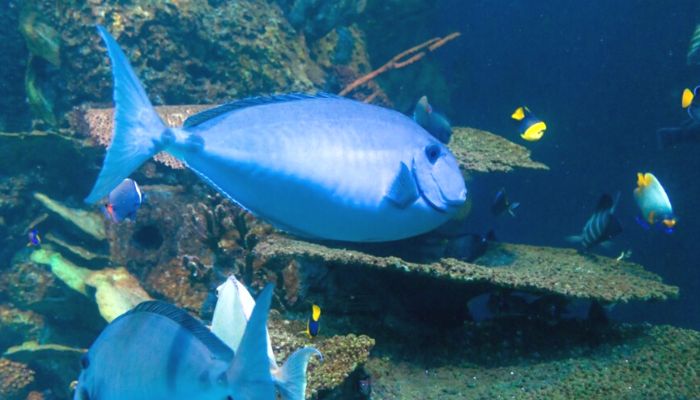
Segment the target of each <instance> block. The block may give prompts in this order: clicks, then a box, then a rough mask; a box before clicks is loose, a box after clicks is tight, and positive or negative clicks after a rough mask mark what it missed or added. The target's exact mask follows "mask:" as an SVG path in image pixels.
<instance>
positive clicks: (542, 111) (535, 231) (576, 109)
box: [434, 1, 700, 329]
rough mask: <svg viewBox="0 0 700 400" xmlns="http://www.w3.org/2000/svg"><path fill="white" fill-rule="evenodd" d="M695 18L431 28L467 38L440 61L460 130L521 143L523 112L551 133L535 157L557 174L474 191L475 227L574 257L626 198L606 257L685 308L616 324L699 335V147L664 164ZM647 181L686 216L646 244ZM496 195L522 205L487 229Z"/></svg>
mask: <svg viewBox="0 0 700 400" xmlns="http://www.w3.org/2000/svg"><path fill="white" fill-rule="evenodd" d="M698 6H699V5H698V4H697V2H693V1H677V2H673V3H663V4H662V3H660V2H650V1H620V2H607V3H605V2H598V3H596V4H595V5H593V4H590V3H584V2H577V1H564V2H557V1H539V2H519V1H511V2H505V3H504V2H499V3H498V4H496V3H494V2H489V1H469V2H462V1H441V2H439V6H438V7H436V9H437V10H438V11H435V14H434V20H435V26H439V27H440V29H445V30H446V31H452V30H460V31H462V32H463V33H464V38H462V39H461V40H459V41H458V42H456V43H454V45H453V46H454V47H452V48H451V50H449V51H445V52H441V53H440V54H439V60H440V65H441V68H442V69H443V71H444V73H445V75H446V76H447V78H446V80H447V81H448V82H450V85H449V87H450V103H449V104H446V105H445V106H449V107H450V110H451V113H450V114H449V115H450V117H451V118H452V120H453V121H454V123H455V124H456V125H468V126H475V127H479V128H483V129H487V130H490V131H493V132H503V134H505V135H506V136H507V137H509V138H510V139H511V140H517V139H518V138H517V136H516V134H515V132H514V127H513V124H512V121H511V120H510V119H509V118H508V116H509V115H510V113H511V112H512V111H513V110H514V109H515V108H516V107H517V106H519V105H520V104H526V105H528V106H529V107H530V108H531V109H532V110H533V111H535V112H536V113H537V115H538V116H539V117H540V118H543V119H544V120H545V121H546V122H547V124H548V131H547V137H545V138H544V139H543V140H541V141H539V142H536V143H533V144H530V143H528V144H527V146H528V147H529V148H531V149H532V151H533V156H534V158H535V159H537V160H541V161H543V162H545V163H546V164H547V165H549V166H550V167H551V170H550V171H548V172H542V173H529V172H526V173H522V172H518V173H514V174H510V175H507V176H505V177H501V176H499V177H498V179H490V177H488V178H485V179H484V180H483V181H482V180H477V181H476V182H474V184H473V186H472V192H471V193H472V194H474V195H475V205H476V206H475V207H477V208H475V210H478V209H479V208H478V207H479V206H482V207H481V212H475V213H474V214H473V215H474V217H475V219H477V221H476V222H475V224H474V225H475V228H476V229H482V230H487V229H488V228H489V227H491V226H497V235H498V237H499V239H502V240H505V241H514V242H521V243H538V244H547V245H553V246H561V245H565V241H564V240H563V238H564V237H565V236H567V235H572V234H576V233H578V232H580V229H581V227H582V225H583V223H584V222H585V220H586V219H587V218H588V216H589V215H590V213H591V212H592V210H593V208H594V207H595V204H596V202H597V200H598V198H599V196H600V195H601V194H602V193H610V194H614V193H616V192H617V191H620V192H621V195H622V197H621V201H620V206H619V211H618V215H619V217H620V220H621V222H622V224H623V228H624V233H623V234H622V235H620V236H619V237H618V238H616V239H615V243H616V246H615V247H614V248H613V250H611V251H609V252H608V254H611V255H612V254H613V253H614V255H617V254H619V253H620V252H621V251H622V250H625V249H631V250H632V251H633V256H632V259H633V260H635V261H638V262H641V263H642V264H644V265H645V266H647V267H648V268H649V269H650V270H652V271H655V272H657V273H658V274H660V275H661V276H663V277H664V279H665V280H667V281H668V282H672V283H673V284H675V285H679V286H680V287H681V297H680V298H679V299H678V300H675V301H668V302H664V303H661V304H644V305H638V304H635V305H633V306H631V307H618V308H619V309H618V310H615V312H614V315H616V316H619V317H620V318H622V319H627V320H635V321H650V322H654V323H670V324H674V325H679V326H687V327H691V328H694V329H698V328H699V327H700V298H699V297H698V293H700V270H699V269H698V268H696V267H695V265H696V259H697V253H696V252H695V251H694V248H695V246H696V243H697V238H698V237H700V236H699V235H700V218H699V217H700V215H699V214H698V213H697V211H696V210H695V208H694V204H695V202H694V199H696V198H697V196H698V194H699V193H700V185H696V184H695V182H697V179H698V174H697V171H698V157H697V154H698V153H697V152H698V151H700V147H698V146H696V145H687V146H680V148H674V149H672V150H666V151H661V150H659V149H658V147H657V144H656V136H655V131H656V129H658V128H659V127H664V126H674V125H677V124H679V123H681V122H682V121H684V120H685V119H686V118H687V114H686V113H685V112H684V110H682V109H681V108H680V93H681V92H682V90H683V88H684V87H694V86H696V85H697V82H698V79H700V69H698V66H688V65H687V64H686V53H687V50H688V41H689V39H690V36H691V34H692V31H693V29H694V27H695V23H696V21H695V20H696V15H698V12H699V11H700V10H698ZM647 171H651V172H653V173H654V174H655V175H656V176H657V177H658V178H659V180H660V181H661V182H662V183H663V185H664V187H665V188H666V191H667V192H668V194H669V196H670V198H671V200H672V203H673V206H674V210H676V212H677V214H678V215H679V220H680V222H679V225H678V230H677V231H676V232H674V233H673V234H672V235H665V234H662V233H660V232H647V231H644V230H643V229H642V228H641V227H640V226H639V225H637V223H636V221H635V219H634V217H635V215H636V213H637V206H636V204H635V203H634V199H633V197H632V190H633V189H634V188H635V187H636V173H637V172H647ZM500 186H503V187H506V188H507V190H508V191H509V193H510V197H511V198H512V199H513V200H519V201H521V203H522V204H521V206H520V209H519V210H518V211H517V214H518V217H517V218H515V219H512V220H508V219H505V220H504V219H500V220H498V221H493V220H492V219H491V218H489V217H490V215H489V214H488V212H487V210H488V206H489V204H490V203H489V201H490V199H489V196H491V195H492V194H493V193H495V191H496V190H498V188H499V187H500ZM480 216H483V218H479V217H480ZM494 224H496V225H494ZM477 227H480V228H477Z"/></svg>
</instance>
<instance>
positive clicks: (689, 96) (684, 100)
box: [681, 88, 695, 108]
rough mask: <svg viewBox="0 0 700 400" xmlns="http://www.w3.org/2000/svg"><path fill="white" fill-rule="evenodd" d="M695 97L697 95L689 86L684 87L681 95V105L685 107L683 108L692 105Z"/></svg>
mask: <svg viewBox="0 0 700 400" xmlns="http://www.w3.org/2000/svg"><path fill="white" fill-rule="evenodd" d="M694 97H695V95H694V94H693V92H692V91H691V90H690V89H688V88H685V89H683V95H682V96H681V107H683V108H688V107H690V105H691V104H693V98H694Z"/></svg>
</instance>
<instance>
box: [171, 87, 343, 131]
mask: <svg viewBox="0 0 700 400" xmlns="http://www.w3.org/2000/svg"><path fill="white" fill-rule="evenodd" d="M309 99H345V100H347V99H346V98H345V97H342V96H338V95H335V94H331V93H324V92H318V93H316V94H308V93H287V94H276V95H272V96H257V97H248V98H246V99H241V100H234V101H232V102H230V103H225V104H221V105H219V106H216V107H212V108H209V109H207V110H204V111H202V112H199V113H197V114H194V115H192V116H190V117H189V118H187V119H186V120H185V122H184V123H183V124H182V126H183V127H184V128H191V127H193V126H197V125H200V124H202V123H204V122H206V121H209V120H211V119H214V118H216V117H218V116H220V115H223V114H226V113H228V112H230V111H234V110H240V109H243V108H248V107H253V106H259V105H263V104H272V103H286V102H289V101H297V100H309Z"/></svg>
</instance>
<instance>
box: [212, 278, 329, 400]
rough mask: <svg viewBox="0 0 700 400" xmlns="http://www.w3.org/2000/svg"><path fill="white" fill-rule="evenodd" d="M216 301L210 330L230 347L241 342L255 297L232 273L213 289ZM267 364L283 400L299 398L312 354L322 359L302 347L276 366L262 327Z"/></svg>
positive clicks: (248, 322) (303, 389) (266, 334)
mask: <svg viewBox="0 0 700 400" xmlns="http://www.w3.org/2000/svg"><path fill="white" fill-rule="evenodd" d="M217 293H218V300H217V302H216V307H215V309H214V316H213V318H212V324H211V331H212V333H214V335H216V337H218V338H219V339H221V341H222V342H224V343H226V345H228V347H230V348H231V349H238V348H239V347H240V346H241V345H242V344H243V339H244V337H245V332H246V326H247V325H248V324H250V322H251V321H252V316H253V313H254V310H255V308H256V303H255V300H253V296H251V295H250V292H248V289H246V287H245V286H244V285H243V284H242V283H241V282H239V281H238V280H237V279H236V278H235V277H234V276H233V275H231V276H229V277H228V279H226V281H225V282H224V283H222V284H221V285H220V286H219V287H218V288H217ZM264 336H265V342H266V346H265V349H262V350H263V351H264V352H265V353H266V354H267V360H266V361H267V362H266V363H267V365H268V368H269V371H270V375H271V376H272V380H273V383H274V385H275V388H277V390H278V391H279V393H280V394H281V395H282V399H283V400H303V399H304V394H305V392H306V367H307V365H308V362H309V359H310V358H311V357H312V356H314V355H315V356H318V357H319V358H321V359H323V358H322V356H321V353H320V352H319V351H318V350H317V349H316V348H314V347H303V348H301V349H299V350H297V351H295V352H294V353H292V354H291V355H290V356H289V357H288V358H287V361H286V362H285V363H284V364H283V365H282V366H281V367H280V366H278V365H277V361H276V359H275V355H274V353H273V351H272V343H271V341H270V335H269V333H268V332H267V328H266V329H265V333H264Z"/></svg>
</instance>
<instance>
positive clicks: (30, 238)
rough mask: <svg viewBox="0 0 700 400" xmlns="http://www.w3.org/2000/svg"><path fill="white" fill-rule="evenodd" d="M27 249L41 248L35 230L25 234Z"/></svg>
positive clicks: (37, 232)
mask: <svg viewBox="0 0 700 400" xmlns="http://www.w3.org/2000/svg"><path fill="white" fill-rule="evenodd" d="M27 247H41V236H39V231H38V230H36V228H35V229H32V230H31V231H29V233H27Z"/></svg>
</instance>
